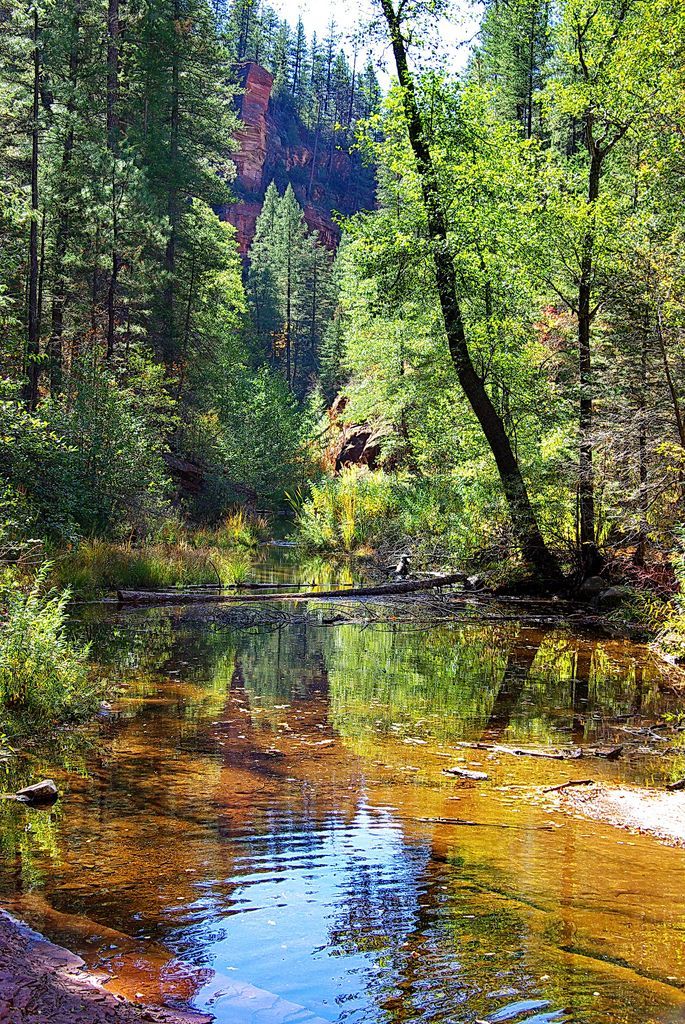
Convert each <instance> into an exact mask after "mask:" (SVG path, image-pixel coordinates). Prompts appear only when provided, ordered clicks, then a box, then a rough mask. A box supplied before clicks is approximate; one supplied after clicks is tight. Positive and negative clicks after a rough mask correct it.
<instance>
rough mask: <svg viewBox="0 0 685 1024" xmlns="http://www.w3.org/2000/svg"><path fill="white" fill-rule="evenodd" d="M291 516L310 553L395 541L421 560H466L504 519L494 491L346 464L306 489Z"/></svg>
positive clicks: (489, 541)
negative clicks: (335, 473)
mask: <svg viewBox="0 0 685 1024" xmlns="http://www.w3.org/2000/svg"><path fill="white" fill-rule="evenodd" d="M296 519H297V531H298V535H299V538H300V541H301V542H302V543H303V544H304V545H305V546H306V547H310V548H312V549H315V550H324V551H325V550H329V551H335V550H338V551H347V552H353V551H357V552H358V551H360V550H362V549H364V548H367V549H377V548H379V547H381V546H387V545H399V544H401V545H404V546H406V547H408V548H410V549H411V550H412V551H413V552H414V554H415V556H416V557H417V558H418V559H419V560H423V561H426V562H434V561H436V560H444V559H446V560H450V559H452V560H458V561H460V562H466V561H468V560H469V559H472V558H473V557H474V556H475V555H476V554H477V553H478V552H480V551H482V550H484V549H486V548H492V547H494V546H495V544H496V543H498V542H499V541H500V540H501V524H502V522H503V521H504V516H503V510H502V507H501V498H500V496H499V494H498V493H497V492H495V491H494V489H492V488H489V487H488V486H487V485H484V484H481V483H477V482H476V481H475V480H471V479H466V478H464V477H460V476H459V475H458V474H456V473H455V474H451V475H449V476H445V477H435V478H433V479H430V480H428V479H417V478H415V477H411V476H409V475H408V474H390V473H386V472H383V471H382V470H377V471H374V472H371V471H369V470H367V469H365V468H363V467H362V468H356V467H350V468H348V469H345V470H343V472H342V473H341V474H340V475H339V476H336V477H326V478H324V479H323V480H321V481H320V482H318V483H315V484H313V485H312V487H311V491H310V496H309V497H308V498H306V499H304V500H303V501H299V502H298V503H297V507H296Z"/></svg>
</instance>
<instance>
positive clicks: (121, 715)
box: [0, 574, 685, 1024]
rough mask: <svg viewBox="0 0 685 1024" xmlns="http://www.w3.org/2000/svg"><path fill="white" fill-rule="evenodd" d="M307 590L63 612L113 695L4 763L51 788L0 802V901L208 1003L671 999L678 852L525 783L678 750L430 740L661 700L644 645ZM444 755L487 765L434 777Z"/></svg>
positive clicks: (125, 983)
mask: <svg viewBox="0 0 685 1024" xmlns="http://www.w3.org/2000/svg"><path fill="white" fill-rule="evenodd" d="M305 575H306V574H305ZM335 616H336V612H335V609H331V606H329V607H328V609H327V610H326V609H324V610H323V611H321V612H319V613H318V615H312V616H306V615H305V614H304V613H303V614H302V615H301V617H300V618H299V620H298V621H294V622H292V623H288V624H286V625H277V624H271V625H268V626H261V627H257V626H244V625H240V626H239V625H236V624H235V622H234V621H232V618H231V613H230V612H229V611H228V610H227V609H225V608H219V607H213V608H202V609H196V610H192V609H191V610H188V611H179V610H174V609H165V610H162V611H159V610H152V611H145V610H141V611H131V612H126V613H123V612H121V613H112V614H111V615H109V616H107V617H106V618H105V619H103V620H102V621H99V622H91V623H90V624H88V625H84V627H83V628H84V630H85V631H86V632H88V634H89V635H90V637H91V639H92V640H93V645H94V653H95V655H96V656H97V657H98V658H99V659H100V661H101V662H102V664H103V665H104V666H106V669H107V671H108V672H109V673H111V674H112V675H113V676H115V677H117V678H120V679H121V680H122V681H123V682H125V684H126V690H125V694H124V696H123V697H122V699H121V700H118V701H117V703H116V705H115V706H114V707H113V708H112V709H111V711H110V712H108V713H107V714H106V715H105V716H104V717H103V718H102V720H101V722H100V723H99V724H98V725H97V726H96V727H94V728H92V729H90V730H89V731H88V733H87V734H86V735H85V736H84V737H82V738H81V739H80V740H69V741H67V740H65V741H64V743H63V744H62V745H61V749H53V750H49V751H44V752H42V753H41V754H40V755H36V756H35V757H34V759H33V760H32V761H30V762H24V763H22V765H21V766H20V768H19V771H18V774H17V775H15V777H13V778H11V779H5V786H6V787H7V786H9V784H10V783H11V784H15V783H16V782H18V781H23V780H24V779H26V780H29V779H35V777H36V776H37V775H38V774H40V773H50V774H52V775H53V776H54V777H55V778H56V779H57V781H58V783H59V785H60V787H61V788H62V790H63V792H64V796H63V799H62V800H61V801H60V802H59V803H58V804H57V805H55V807H54V808H53V809H52V810H51V811H32V810H28V809H26V808H24V807H21V806H17V805H12V804H4V805H0V814H1V815H2V820H1V821H0V826H1V829H2V831H1V833H0V835H1V838H2V853H3V858H2V866H1V868H0V901H1V902H2V903H3V905H5V906H7V907H9V908H10V909H12V910H13V911H14V912H15V913H16V914H18V915H19V916H21V917H23V918H24V919H25V920H27V921H29V923H32V924H34V925H35V926H37V927H39V928H41V929H42V930H43V931H45V932H46V933H47V934H48V935H49V936H50V937H52V938H54V939H55V940H57V941H60V942H63V943H64V944H66V945H69V946H70V947H71V948H74V949H76V950H77V951H78V952H80V953H81V954H82V955H83V956H84V957H85V958H86V960H87V961H88V963H89V964H90V965H92V966H94V967H96V968H98V969H100V970H102V971H104V972H105V973H106V974H107V976H108V977H110V978H111V981H110V984H111V986H112V987H113V988H114V989H115V990H117V991H120V992H123V993H126V994H127V995H129V996H130V997H131V998H138V999H141V1000H143V999H144V1000H148V1001H152V1000H160V1001H162V1000H166V1001H167V1002H172V1003H173V1002H174V1001H176V1002H178V1003H179V1004H185V1003H188V1002H189V1003H191V1004H192V1005H193V1006H195V1007H197V1008H199V1009H202V1010H206V1011H211V1012H212V1013H214V1014H215V1015H216V1018H217V1020H218V1021H219V1022H220V1024H257V1022H265V1024H274V1022H284V1024H285V1022H290V1024H317V1022H318V1024H321V1022H326V1021H328V1022H343V1021H349V1022H355V1024H361V1022H369V1024H376V1022H379V1024H380V1022H388V1024H390V1022H403V1021H421V1022H435V1024H447V1022H458V1021H464V1022H472V1024H475V1022H476V1021H484V1020H487V1021H492V1022H496V1021H506V1020H511V1021H514V1022H516V1024H523V1022H524V1021H525V1022H527V1024H544V1022H548V1021H549V1022H551V1021H559V1022H575V1024H600V1022H602V1024H603V1022H612V1024H613V1022H616V1024H618V1022H621V1024H638V1022H640V1024H642V1022H659V1024H662V1022H664V1024H665V1022H670V1021H677V1020H685V886H684V885H683V882H684V880H685V876H684V873H683V868H684V866H685V851H682V850H674V849H669V848H667V847H665V846H662V845H659V844H658V843H657V842H656V841H654V840H652V839H649V838H646V837H638V836H632V835H630V834H628V833H626V832H622V831H619V830H616V829H613V828H611V827H609V826H602V825H598V824H596V823H593V822H588V821H584V820H580V819H575V818H572V817H566V816H564V815H562V814H561V813H559V812H556V811H554V810H553V809H550V807H549V806H548V805H546V803H545V801H544V799H543V798H542V797H541V796H540V789H539V787H540V786H542V785H554V784H555V783H556V782H563V781H565V780H566V779H568V778H571V777H574V776H576V777H585V776H588V775H589V774H591V775H592V776H593V777H594V778H598V779H599V778H608V779H621V778H623V779H627V780H629V781H638V782H642V783H655V784H662V783H663V782H664V781H666V780H667V779H668V778H672V777H677V776H679V775H683V774H685V755H683V756H681V755H680V754H679V752H678V750H677V749H676V751H675V752H672V753H671V754H670V755H668V756H665V757H660V756H656V755H654V753H652V752H649V750H648V748H647V747H645V748H644V750H641V748H640V747H639V743H638V744H633V745H632V746H631V748H630V754H629V756H628V757H627V758H625V759H622V760H621V761H619V762H616V763H614V764H606V763H604V762H599V761H596V760H593V761H592V762H591V763H590V762H588V761H584V762H582V766H581V765H577V764H576V763H574V762H553V761H539V760H538V759H533V758H513V757H507V756H502V755H497V756H493V755H492V754H490V753H489V752H488V751H483V750H477V749H471V748H464V747H459V746H458V744H459V742H460V741H462V740H464V739H482V738H485V739H488V740H491V741H492V740H500V739H501V740H505V741H508V742H513V741H516V742H524V741H525V742H526V743H542V744H548V743H554V744H559V743H571V742H572V743H575V744H583V743H589V742H593V741H596V740H612V741H613V740H615V739H616V738H617V736H618V737H619V738H620V736H621V735H623V736H625V737H628V738H630V737H631V736H634V735H636V734H634V733H631V732H630V730H631V729H634V728H636V727H637V726H638V724H642V723H643V722H644V721H645V720H647V721H650V720H654V719H656V718H658V717H659V715H660V714H661V713H662V712H663V711H664V710H669V709H670V710H671V711H672V712H673V711H677V708H674V707H673V705H672V703H670V702H669V699H668V697H667V696H666V697H665V696H664V695H663V691H660V688H659V686H660V682H663V678H662V677H661V670H660V669H659V668H658V666H656V665H655V664H654V663H653V662H652V661H651V660H650V658H649V656H648V654H647V653H646V652H645V651H644V650H641V649H639V648H636V647H630V646H626V645H622V644H619V643H617V642H613V641H593V640H588V639H584V638H581V637H579V636H574V635H573V634H571V633H568V632H566V631H563V630H554V631H550V632H547V633H544V634H542V633H539V632H534V631H531V630H526V629H524V628H522V627H520V626H517V625H516V624H507V625H506V627H496V626H493V625H488V624H483V625H469V626H467V627H460V626H459V625H454V626H449V627H446V626H440V627H435V628H431V629H425V628H421V629H417V628H415V627H412V626H411V625H409V624H406V623H404V624H403V623H393V622H385V623H378V624H374V625H371V626H362V625H356V624H337V625H336V624H334V622H335ZM456 763H462V764H464V765H470V766H471V767H474V768H477V769H480V770H483V771H486V772H487V773H488V775H489V779H488V781H487V782H485V783H471V782H465V781H460V780H458V779H455V778H453V777H450V776H447V775H445V774H444V771H443V769H444V768H445V767H446V766H449V765H451V764H456ZM588 765H590V767H588ZM535 787H538V788H537V789H536V788H535ZM467 823H468V824H467Z"/></svg>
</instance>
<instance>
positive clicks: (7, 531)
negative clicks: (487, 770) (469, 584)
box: [0, 0, 685, 655]
mask: <svg viewBox="0 0 685 1024" xmlns="http://www.w3.org/2000/svg"><path fill="white" fill-rule="evenodd" d="M120 2H122V3H123V0H109V2H108V4H107V5H106V7H105V6H103V5H102V3H101V2H99V0H69V3H68V4H67V5H66V6H65V5H64V4H59V5H58V4H55V3H50V2H46V3H34V4H31V5H30V6H24V5H22V4H15V5H12V6H11V7H9V8H7V9H6V10H5V12H4V16H3V18H2V22H1V24H0V30H1V40H0V41H1V45H2V65H1V71H0V74H1V92H0V97H1V100H0V102H1V103H2V114H1V119H2V125H3V132H2V138H1V142H0V145H1V150H0V161H1V163H2V168H3V177H4V180H5V190H4V193H5V194H4V199H3V207H2V220H1V223H0V231H1V233H2V261H1V264H0V317H1V322H2V343H1V348H0V373H1V375H2V383H1V387H2V402H1V404H0V415H1V416H2V430H1V431H0V473H1V475H2V498H1V506H0V507H1V515H0V529H1V534H2V541H1V544H2V552H3V559H4V564H5V566H6V590H7V593H8V594H10V593H11V592H12V591H13V589H16V588H19V589H20V590H25V588H26V586H27V585H28V586H29V587H30V586H32V581H31V578H30V577H31V571H32V570H31V568H30V567H33V568H34V569H35V568H36V566H37V565H39V563H40V562H41V561H42V560H47V561H49V562H50V563H51V565H53V568H52V569H51V570H49V571H48V572H47V577H48V579H52V580H54V582H55V583H56V584H57V586H58V587H63V588H64V587H68V586H70V587H72V588H75V589H76V590H77V591H78V590H79V588H81V589H83V588H86V589H87V588H88V586H90V588H91V590H93V589H97V588H98V586H99V587H100V588H101V589H102V588H103V587H105V589H106V586H109V587H112V586H116V585H117V584H118V582H119V579H118V574H120V573H121V572H122V571H124V570H123V569H122V564H123V565H125V566H128V568H129V570H130V571H131V572H132V573H133V576H135V571H136V570H135V565H138V568H139V570H140V572H142V574H143V575H145V573H146V572H152V575H153V576H154V571H153V570H150V568H149V566H148V569H147V570H146V569H145V568H144V563H146V562H147V561H148V558H147V555H146V548H147V549H148V553H149V552H151V551H156V553H157V555H159V558H160V559H161V562H163V563H170V564H165V565H163V566H159V565H158V566H157V572H158V573H161V574H162V575H163V576H164V579H165V580H166V581H167V582H170V581H171V580H172V578H173V576H174V574H176V576H177V577H178V579H176V580H175V582H177V583H182V582H183V581H184V579H186V577H188V576H189V575H190V576H192V574H193V571H194V570H193V569H192V568H191V569H188V566H187V565H186V564H185V563H186V562H187V561H188V557H186V555H184V554H183V553H181V554H179V553H178V551H177V550H176V551H174V550H173V549H174V547H176V548H178V546H179V545H180V546H181V548H187V547H189V548H190V549H192V548H193V547H196V546H198V544H199V546H202V545H204V546H206V545H207V544H208V543H212V541H211V540H210V539H208V538H212V537H214V541H216V537H217V536H218V534H217V531H219V532H221V529H222V524H224V534H231V530H232V528H226V526H225V524H226V523H227V522H228V521H230V520H231V517H235V516H237V517H238V525H237V527H236V528H235V529H233V533H236V531H237V533H240V531H241V529H244V530H245V531H246V533H247V535H249V536H252V535H254V534H259V531H260V530H261V529H263V526H264V524H263V523H262V519H263V516H262V515H261V514H262V513H265V514H269V515H272V514H273V513H278V512H282V511H283V510H284V509H285V510H286V512H287V513H288V515H289V517H290V519H291V521H292V523H293V528H294V530H295V534H296V535H297V537H298V538H299V539H300V541H301V542H302V543H303V544H305V545H306V546H308V547H310V548H314V549H318V550H322V551H333V552H346V553H351V554H354V553H355V552H356V553H361V554H365V555H368V554H369V553H373V552H374V551H375V552H379V551H380V552H383V551H384V550H388V549H389V550H394V551H396V550H398V549H404V550H406V551H408V552H411V554H412V557H413V558H414V560H415V564H417V565H418V566H423V567H424V568H426V567H429V568H430V567H433V568H435V567H445V566H452V567H454V566H457V567H466V568H467V569H474V568H476V569H477V570H478V571H479V572H481V573H485V574H486V575H488V574H489V577H488V578H489V579H491V580H492V581H494V582H497V583H499V584H507V583H512V581H516V580H517V579H522V578H523V577H525V576H526V574H529V573H531V572H532V573H533V574H534V576H536V577H537V578H538V579H539V581H540V584H541V585H542V586H548V587H552V588H554V587H556V588H557V589H559V588H561V587H566V588H568V587H571V588H574V587H575V588H576V589H577V588H578V587H581V588H582V587H583V586H584V585H585V584H584V582H583V581H587V580H588V579H591V580H595V579H596V578H597V577H598V574H600V573H604V574H605V578H606V579H607V580H608V581H609V582H613V583H614V584H618V585H619V586H621V587H623V588H624V590H623V592H622V594H623V598H624V600H622V602H621V604H622V605H623V606H624V608H625V611H626V615H627V617H628V618H631V617H632V618H636V619H637V620H638V621H640V622H642V623H643V625H644V626H645V628H647V629H648V631H650V632H651V633H652V635H657V634H659V635H660V636H661V639H662V641H663V643H664V645H665V649H668V651H669V652H670V653H673V654H676V655H677V654H679V653H680V652H681V651H682V650H683V647H682V644H683V641H682V638H681V637H682V630H683V618H682V614H681V606H680V604H679V600H680V598H679V581H682V578H683V577H682V573H683V561H682V559H683V555H682V551H683V548H682V544H683V535H682V522H683V474H684V473H685V463H684V458H685V455H684V452H685V409H684V407H683V400H684V397H685V396H684V395H683V390H682V381H683V345H682V331H683V302H682V281H683V263H682V259H681V248H682V244H681V243H682V231H683V226H682V215H681V214H682V174H683V159H684V151H683V145H682V143H683V139H682V125H681V120H680V114H681V104H682V97H683V85H684V83H683V68H684V64H683V52H682V35H683V33H682V28H683V22H682V17H683V11H682V9H681V6H680V5H679V4H675V5H674V4H672V3H669V4H666V3H664V4H659V3H657V4H644V3H641V2H638V0H620V2H615V0H607V2H606V3H604V2H601V3H589V2H587V0H564V2H559V3H551V2H549V0H507V2H500V0H494V2H488V3H486V4H485V5H484V10H483V11H482V12H481V13H482V17H481V22H480V25H479V29H478V33H477V36H476V38H475V40H474V41H473V43H472V45H471V47H470V52H469V54H468V59H467V60H466V62H465V63H464V66H463V69H460V70H459V71H458V72H454V71H453V70H451V69H450V66H449V61H447V60H446V59H440V57H439V54H438V55H436V53H435V48H434V46H433V45H432V43H431V31H433V32H434V31H435V29H436V26H439V25H440V23H441V19H443V20H444V19H445V18H448V17H449V16H450V12H449V9H448V7H446V6H445V7H443V6H442V5H441V4H440V3H435V2H434V3H412V4H409V5H401V7H400V8H399V9H398V10H395V9H394V8H393V7H392V5H390V4H384V3H379V4H378V5H377V8H376V10H375V21H374V22H373V23H372V24H370V25H369V26H368V31H367V37H368V39H371V40H372V41H373V40H375V41H376V43H377V48H378V49H379V52H380V51H382V50H383V47H385V51H384V53H385V58H386V63H387V60H388V59H389V60H390V70H391V71H392V72H393V73H394V75H395V77H394V79H391V80H390V84H389V86H388V88H387V89H386V90H385V94H384V95H383V94H382V90H381V88H380V86H379V84H378V78H377V76H376V72H375V70H374V65H373V60H372V58H371V57H370V56H367V57H366V58H364V57H363V55H362V54H361V52H360V51H359V48H358V44H357V43H356V42H355V41H354V40H352V41H351V42H348V43H346V42H345V40H343V38H342V36H341V34H340V33H339V32H338V31H337V30H336V27H335V23H334V22H331V24H330V28H329V32H328V33H327V36H326V38H325V39H322V40H319V39H317V37H316V35H315V34H314V35H313V36H312V37H311V38H309V39H308V38H307V35H306V32H305V29H304V25H303V23H302V20H301V19H300V20H299V22H298V23H297V25H296V26H295V27H293V26H291V25H289V24H288V22H287V21H284V20H281V19H279V17H278V15H277V14H276V12H275V11H274V10H273V9H272V8H270V7H269V6H268V5H260V4H258V3H255V2H254V0H234V2H233V3H232V4H231V5H230V6H229V8H228V9H225V8H224V7H222V6H221V5H220V4H219V5H215V6H213V5H212V4H210V3H209V2H208V0H127V2H126V4H125V6H122V8H121V10H120V9H119V3H120ZM350 48H352V49H351V50H350ZM348 51H350V52H351V56H350V53H348ZM245 61H255V62H261V64H262V65H263V66H264V67H265V68H266V69H267V70H269V71H270V73H271V75H272V76H273V81H274V92H273V96H272V102H273V103H276V104H280V105H281V106H283V105H285V106H286V107H287V108H288V109H289V110H291V111H292V113H293V116H295V117H296V118H297V119H298V122H299V123H300V124H301V125H302V126H304V128H305V129H307V130H309V131H310V132H311V133H313V136H314V151H313V156H312V171H311V179H312V180H313V176H314V172H315V169H316V167H315V165H316V160H317V151H318V153H319V155H321V154H323V153H324V152H325V150H326V145H324V144H323V143H322V144H321V146H320V149H319V143H320V140H326V143H327V146H328V159H329V161H330V160H331V159H332V154H333V152H334V150H335V151H349V150H350V149H353V150H354V151H355V153H359V154H361V155H362V156H363V159H364V160H365V162H366V164H367V165H368V166H370V167H372V168H373V170H374V173H375V175H376V179H377V193H376V202H375V204H374V207H373V208H372V209H367V210H360V211H359V212H358V213H356V214H354V215H352V216H349V217H347V218H346V219H345V220H344V221H343V222H342V223H341V228H342V239H341V242H340V245H339V246H338V247H337V252H335V253H333V252H331V251H330V247H329V248H327V247H326V246H324V245H323V244H322V241H321V239H320V238H319V236H318V232H317V231H316V230H312V229H311V228H310V227H309V225H308V224H307V220H306V218H305V216H304V213H303V209H302V205H301V203H300V201H298V198H297V195H296V193H295V191H294V190H293V188H292V187H291V186H290V185H288V186H287V187H285V188H282V189H280V190H279V188H278V187H277V185H276V184H275V182H273V181H271V182H266V181H265V182H264V183H263V185H264V188H265V190H266V191H265V196H264V200H263V203H262V204H261V207H260V213H259V216H258V219H257V222H256V226H255V232H254V238H253V239H252V240H251V244H250V248H249V252H248V254H247V258H246V259H245V260H241V259H240V257H239V254H238V251H237V246H236V238H235V232H234V230H233V229H232V227H231V226H230V224H228V223H226V220H225V218H224V217H223V216H222V215H221V211H222V210H224V209H225V208H226V204H228V206H229V207H230V203H231V200H232V192H231V190H232V180H233V179H234V177H235V164H234V160H233V158H234V157H235V156H236V148H237V147H238V146H239V143H238V142H237V141H236V133H237V131H238V129H239V125H240V122H239V117H238V104H239V97H240V91H241V90H240V86H239V83H238V79H237V78H236V74H235V69H236V68H238V67H240V66H242V65H244V62H245ZM332 216H333V217H335V211H332ZM364 430H365V431H366V435H364V433H363V432H364ZM360 431H361V433H362V437H366V438H367V440H368V438H369V437H371V438H372V439H373V444H371V445H370V446H369V445H368V444H367V445H366V447H364V445H363V444H362V449H361V452H359V451H358V452H357V457H356V459H355V457H350V458H349V459H346V457H345V454H344V449H345V443H346V442H349V438H350V435H352V436H354V435H355V433H357V434H359V432H360ZM349 447H350V445H349V443H348V449H349ZM352 448H354V444H352ZM355 462H356V464H355ZM179 467H180V469H179ZM184 469H185V471H186V472H185V475H184ZM189 472H190V475H191V476H192V477H193V482H194V485H193V486H188V479H187V478H188V473H189ZM257 513H259V514H257ZM255 522H256V523H257V526H255ZM212 531H214V533H212ZM198 535H199V538H200V539H199V541H197V537H198ZM165 547H166V548H167V549H169V550H167V551H166V552H165V550H164V549H165ZM79 551H80V552H81V553H82V556H81V557H79ZM65 552H66V553H67V557H66V558H65V557H64V555H65ZM191 556H192V551H191ZM103 560H104V561H105V562H109V563H110V564H108V565H107V566H104V567H103V566H102V565H99V562H101V561H103ZM192 560H193V559H192V557H191V561H192ZM195 562H197V559H195ZM55 564H57V565H58V566H59V571H57V572H56V571H55V569H54V565H55ZM27 565H28V566H29V571H28V583H27V572H26V571H25V570H26V567H27ZM132 565H133V566H134V567H133V568H131V566H132ZM141 565H142V566H143V567H142V568H141ZM195 570H197V566H195ZM41 571H42V570H41ZM197 571H199V572H200V575H201V570H197ZM591 589H592V584H590V590H591Z"/></svg>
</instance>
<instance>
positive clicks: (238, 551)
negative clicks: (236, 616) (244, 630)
mask: <svg viewBox="0 0 685 1024" xmlns="http://www.w3.org/2000/svg"><path fill="white" fill-rule="evenodd" d="M191 539H192V541H194V542H195V543H197V545H198V546H194V544H193V543H188V542H176V543H173V544H162V543H154V544H146V545H145V546H144V547H135V546H134V545H132V544H113V543H111V542H107V541H102V540H93V541H83V542H82V543H81V544H80V545H79V546H78V548H76V549H75V550H74V551H72V552H69V553H68V554H66V555H64V556H63V557H62V558H61V559H60V560H59V561H58V562H56V563H55V565H54V568H53V570H52V580H53V582H54V583H55V585H56V586H57V587H62V586H65V585H68V586H69V587H71V588H72V590H73V591H74V593H77V594H78V595H79V596H80V597H89V598H92V597H99V596H102V595H103V594H105V593H110V592H112V591H114V590H165V589H167V588H170V587H180V588H183V587H196V586H202V585H204V584H216V583H220V584H221V585H222V586H231V585H232V584H234V583H240V582H243V580H244V579H245V578H246V576H247V575H249V571H250V562H249V559H248V556H247V555H246V553H245V550H244V547H243V545H242V544H241V543H236V544H235V545H232V546H229V545H227V544H223V545H214V544H209V543H207V541H208V540H210V539H213V538H208V537H207V536H203V535H202V534H200V535H199V536H198V537H196V538H195V537H191Z"/></svg>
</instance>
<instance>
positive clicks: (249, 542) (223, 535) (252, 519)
mask: <svg viewBox="0 0 685 1024" xmlns="http://www.w3.org/2000/svg"><path fill="white" fill-rule="evenodd" d="M267 535H268V523H267V521H266V519H264V517H263V516H257V515H253V514H252V513H250V512H246V511H245V509H243V508H238V509H234V510H233V511H232V512H229V513H228V515H227V516H226V517H225V518H224V519H223V521H222V522H221V523H219V525H218V526H215V527H212V528H208V527H204V528H203V527H201V528H199V529H197V530H194V531H193V532H192V533H190V534H189V536H188V542H189V543H190V544H192V545H194V546H195V547H214V548H219V549H220V550H226V549H232V548H255V547H257V545H258V544H260V543H261V542H262V541H263V540H265V539H266V537H267Z"/></svg>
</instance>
